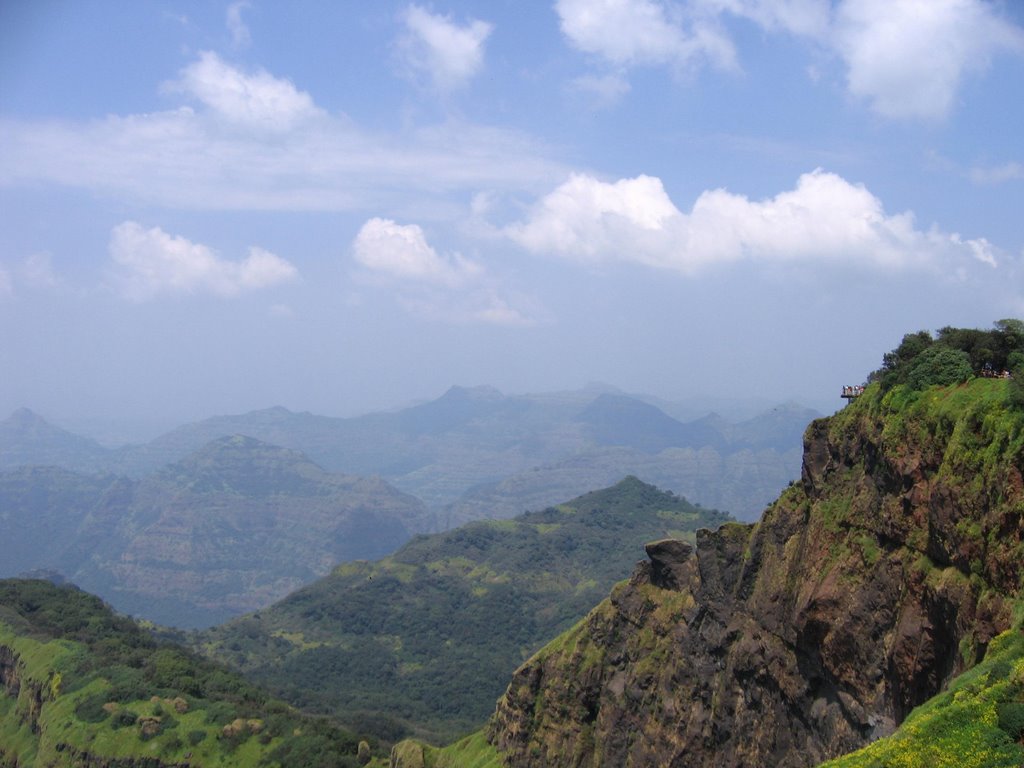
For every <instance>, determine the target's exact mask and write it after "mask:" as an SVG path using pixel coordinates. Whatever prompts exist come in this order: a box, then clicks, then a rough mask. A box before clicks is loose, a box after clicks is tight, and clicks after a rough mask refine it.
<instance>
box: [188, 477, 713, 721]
mask: <svg viewBox="0 0 1024 768" xmlns="http://www.w3.org/2000/svg"><path fill="white" fill-rule="evenodd" d="M727 519H728V517H727V516H726V515H724V514H722V513H719V512H716V511H713V510H706V509H702V508H700V507H696V506H693V505H691V504H689V503H688V502H687V501H686V500H684V499H681V498H679V497H677V496H674V495H673V494H671V493H665V492H662V491H660V490H658V489H657V488H654V487H653V486H650V485H646V484H644V483H642V482H640V481H639V480H637V479H636V478H627V479H626V480H623V481H622V482H620V483H618V484H617V485H615V486H613V487H611V488H608V489H605V490H603V491H596V492H593V493H589V494H586V495H584V496H581V497H579V498H577V499H575V500H574V501H571V502H569V503H567V504H563V505H560V506H558V507H553V508H549V509H546V510H543V511H540V512H533V513H528V514H525V515H522V516H520V517H518V518H516V519H514V520H504V521H488V522H477V523H471V524H469V525H466V526H464V527H462V528H459V529H457V530H454V531H449V532H447V533H444V534H437V535H433V536H420V537H417V538H416V539H414V540H413V541H411V542H410V543H409V544H407V545H406V546H405V547H403V548H402V549H400V550H399V551H398V552H396V553H395V554H394V555H393V556H391V557H388V558H385V559H383V560H380V561H378V562H376V563H368V562H357V563H347V564H344V565H342V566H339V567H338V568H337V569H335V571H334V572H333V573H332V574H331V575H330V576H328V577H326V578H324V579H321V580H320V581H318V582H316V583H315V584H313V585H311V586H309V587H306V588H305V589H302V590H300V591H299V592H296V593H295V594H293V595H291V596H289V597H288V598H286V599H285V600H283V601H281V602H279V603H277V604H276V605H274V606H272V607H271V608H269V609H266V610H262V611H260V612H258V613H255V614H252V615H250V616H247V617H244V618H242V619H238V620H236V621H233V622H231V623H229V624H226V625H224V626H222V627H218V628H215V629H213V630H210V631H209V632H207V633H205V634H204V635H203V636H202V638H203V647H204V649H205V651H206V652H208V653H210V654H212V655H214V656H215V657H217V658H219V659H222V660H224V661H227V662H229V663H231V664H233V665H235V666H236V667H237V668H239V669H240V670H242V671H243V672H245V673H246V674H247V675H249V676H251V677H252V678H254V679H256V680H258V681H260V682H262V683H264V684H266V685H268V686H269V687H271V689H272V690H274V691H275V692H276V693H278V694H280V695H281V696H283V697H284V698H286V699H287V700H288V701H290V702H292V703H294V704H296V705H300V706H303V707H309V708H312V709H314V710H319V711H323V712H331V713H333V714H336V715H337V716H338V717H339V718H341V719H342V720H344V721H345V722H349V723H357V724H359V725H360V726H361V727H364V728H370V729H374V730H375V731H376V732H377V733H378V734H380V735H381V736H383V737H387V738H396V737H398V736H401V735H404V734H406V733H413V734H416V735H420V736H425V737H429V738H431V739H434V740H448V739H450V738H452V737H454V736H457V735H459V734H461V733H464V732H466V731H468V730H470V729H471V728H474V727H477V726H479V725H480V724H481V723H482V722H483V721H484V720H485V719H486V717H487V716H488V715H489V714H490V712H491V711H493V708H494V702H495V699H496V698H497V697H498V695H499V694H500V693H501V691H502V689H503V688H504V686H505V684H506V682H507V680H508V676H509V675H510V674H511V672H512V670H514V669H515V667H516V666H518V665H519V664H520V663H521V662H522V661H523V660H525V659H526V658H528V657H529V656H530V655H531V654H532V653H533V652H534V651H535V650H536V649H537V648H538V647H540V645H541V644H542V643H543V642H544V641H546V640H548V639H549V638H551V637H554V636H555V635H556V634H558V632H560V631H562V630H564V629H566V628H567V627H569V626H571V625H572V624H573V623H574V622H576V621H577V620H578V619H579V618H580V617H581V616H583V615H584V614H585V613H586V612H587V611H588V610H589V609H590V607H591V606H593V605H594V604H595V603H596V602H597V601H598V600H600V599H601V597H602V596H603V595H605V594H606V593H607V592H608V589H609V588H610V587H611V585H612V584H614V583H615V582H616V581H618V580H620V579H622V578H624V577H625V576H627V575H628V573H629V571H630V569H631V568H632V566H633V563H634V561H635V559H636V557H637V554H636V553H637V552H639V551H641V550H640V547H641V546H642V544H643V543H644V542H645V541H649V540H651V539H657V538H663V537H666V536H679V537H683V538H687V539H690V540H691V541H692V540H693V537H694V531H695V530H696V529H698V528H702V527H717V526H718V525H720V524H721V523H722V522H724V521H726V520H727Z"/></svg>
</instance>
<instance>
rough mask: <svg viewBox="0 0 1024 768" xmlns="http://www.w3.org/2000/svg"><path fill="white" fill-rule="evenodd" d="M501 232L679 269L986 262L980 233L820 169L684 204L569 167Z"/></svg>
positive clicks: (561, 250)
mask: <svg viewBox="0 0 1024 768" xmlns="http://www.w3.org/2000/svg"><path fill="white" fill-rule="evenodd" d="M505 232H506V234H507V235H508V236H509V237H511V238H512V239H513V240H515V241H516V242H518V243H520V244H521V245H522V246H524V247H525V248H527V249H529V250H531V251H534V252H538V253H548V254H552V255H557V256H562V257H566V258H571V259H576V260H579V261H583V262H589V263H601V262H613V261H621V262H636V263H640V264H644V265H647V266H651V267H656V268H662V269H670V270H675V271H678V272H682V273H687V274H692V273H695V272H697V271H699V270H701V269H703V268H707V267H710V266H712V265H715V264H724V263H731V262H739V261H748V262H755V263H756V262H762V263H766V262H774V263H779V262H796V261H803V262H815V263H824V262H835V263H852V264H859V265H865V266H871V267H876V268H884V269H892V268H903V267H909V266H915V265H917V266H924V265H927V264H931V263H944V262H945V261H946V260H948V259H954V260H963V259H964V257H968V258H973V259H975V260H977V261H980V262H984V263H986V264H989V265H991V266H995V264H996V261H995V256H994V254H993V249H992V247H991V245H990V244H989V243H988V242H987V241H985V240H983V239H978V240H970V239H966V240H965V239H963V238H961V237H960V235H958V234H955V233H953V234H947V233H943V232H941V231H940V230H938V229H935V228H933V229H931V230H929V231H921V230H919V229H918V228H917V227H916V225H915V222H914V216H913V214H911V213H899V214H888V213H886V211H885V210H884V207H883V205H882V202H881V201H880V200H879V199H878V198H877V197H875V196H874V195H873V194H871V192H869V191H868V190H867V189H866V188H865V187H864V186H862V185H859V184H851V183H850V182H848V181H846V180H845V179H843V178H842V177H840V176H838V175H836V174H833V173H827V172H825V171H822V170H820V169H819V170H815V171H813V172H811V173H807V174H804V175H803V176H801V177H800V179H799V180H798V182H797V185H796V187H795V188H794V189H792V190H788V191H785V192H781V193H779V194H778V195H776V196H775V197H772V198H768V199H765V200H761V201H751V200H749V199H748V198H746V197H745V196H743V195H737V194H733V193H731V192H728V191H726V190H724V189H717V190H710V191H707V192H704V193H703V194H701V195H700V197H699V198H698V199H697V201H696V202H695V203H694V205H693V208H692V209H691V211H690V212H689V213H684V212H682V211H680V210H679V209H678V208H677V207H676V206H675V204H674V203H673V202H672V201H671V200H670V199H669V197H668V195H667V194H666V192H665V189H664V187H663V185H662V183H661V181H660V180H659V179H657V178H652V177H649V176H639V177H637V178H635V179H623V180H620V181H617V182H614V183H608V182H603V181H600V180H598V179H595V178H593V177H591V176H586V175H574V176H572V177H571V178H570V179H569V180H568V181H566V182H565V183H564V184H562V185H561V186H560V187H558V188H557V189H555V190H554V191H553V192H551V193H550V194H548V195H547V196H545V197H544V198H543V199H542V200H540V201H539V202H538V203H537V205H536V206H535V207H534V209H533V210H532V212H531V214H530V216H529V218H528V219H527V220H526V221H524V222H520V223H518V224H515V225H512V226H510V227H508V228H506V230H505Z"/></svg>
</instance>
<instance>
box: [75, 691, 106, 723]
mask: <svg viewBox="0 0 1024 768" xmlns="http://www.w3.org/2000/svg"><path fill="white" fill-rule="evenodd" d="M106 703H107V694H106V693H105V692H104V693H93V694H91V695H89V696H86V697H85V698H84V699H82V700H81V701H80V702H78V706H77V707H75V717H77V718H78V719H79V720H81V721H83V722H86V723H101V722H103V721H104V720H106V719H107V718H108V717H110V713H109V712H108V711H107V710H105V709H104V708H103V705H104V704H106Z"/></svg>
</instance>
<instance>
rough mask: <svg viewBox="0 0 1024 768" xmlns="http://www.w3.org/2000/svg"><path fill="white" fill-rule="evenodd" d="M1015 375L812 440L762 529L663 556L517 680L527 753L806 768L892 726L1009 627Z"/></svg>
mask: <svg viewBox="0 0 1024 768" xmlns="http://www.w3.org/2000/svg"><path fill="white" fill-rule="evenodd" d="M1005 396H1006V393H1005V384H1004V383H1003V382H994V381H976V382H972V383H971V384H969V385H965V386H962V387H958V388H950V389H946V390H926V391H925V392H922V393H916V394H910V393H907V392H905V391H903V390H902V388H897V390H894V391H893V392H891V393H889V395H887V396H886V397H885V398H882V397H881V396H880V395H879V394H878V392H877V391H875V390H873V389H872V390H869V391H868V393H867V394H866V395H864V396H863V397H862V398H860V400H858V401H857V402H855V403H854V404H852V405H851V406H850V407H848V408H847V409H846V410H845V411H843V412H841V413H840V414H837V415H836V416H834V417H832V418H830V419H822V420H819V421H816V422H813V423H812V424H811V426H810V427H809V428H808V430H807V432H806V435H805V439H804V443H805V444H804V459H803V470H802V477H801V480H800V482H799V483H798V484H795V485H794V486H792V487H791V488H789V489H788V490H787V491H786V492H784V493H783V495H782V496H781V497H780V498H779V500H778V501H777V502H775V503H774V504H773V505H772V506H771V507H770V508H769V509H768V510H767V511H766V513H765V515H764V517H763V518H762V521H761V522H760V523H758V524H757V525H756V526H741V525H726V526H725V527H723V528H721V529H719V530H718V531H716V532H709V531H704V532H701V533H700V534H699V535H698V538H697V546H696V549H695V551H693V550H691V549H690V548H689V547H688V546H686V545H683V544H682V543H672V542H658V543H656V544H653V545H649V546H648V555H649V559H648V560H647V561H645V562H642V563H640V564H639V565H638V567H637V569H636V571H635V573H634V575H633V577H632V578H631V579H630V580H629V582H628V583H624V584H621V585H619V586H618V587H617V588H616V589H615V590H614V591H613V593H612V595H611V597H610V598H609V599H608V600H606V601H604V602H603V603H602V604H601V605H599V606H598V607H597V608H596V609H595V610H594V611H593V612H592V613H591V614H590V615H589V616H588V617H587V618H586V619H585V620H584V621H583V622H582V623H581V624H580V625H578V626H577V627H576V628H575V629H574V630H572V631H571V632H569V633H568V634H566V635H564V636H562V637H561V638H559V639H558V640H557V641H555V642H554V643H552V644H551V645H550V646H548V647H547V648H545V649H544V650H542V651H541V652H540V653H539V654H538V655H537V656H535V657H534V658H533V659H532V660H531V661H529V662H527V663H526V664H525V665H524V666H523V667H521V668H520V669H519V670H518V671H517V672H516V674H515V676H514V678H513V680H512V682H511V684H510V686H509V688H508V690H507V692H506V694H505V696H504V697H503V698H502V699H501V701H500V702H499V704H498V708H497V711H496V713H495V716H494V718H493V720H492V722H491V724H490V726H489V730H488V739H489V741H490V742H491V744H493V745H494V747H496V748H497V749H498V751H499V752H501V753H502V754H503V755H504V756H505V759H506V761H507V763H508V764H509V765H512V766H548V765H559V766H576V765H588V766H591V765H609V766H611V765H621V766H627V765H638V766H639V765H665V766H675V765H679V766H683V765H685V766H731V765H735V766H740V765H774V766H780V767H781V766H807V765H815V764H817V763H819V762H821V761H822V760H825V759H827V758H829V757H833V756H836V755H839V754H843V753H846V752H849V751H851V750H853V749H856V748H858V747H860V746H862V745H864V744H865V743H867V742H869V741H871V740H873V739H875V738H878V737H880V736H884V735H887V734H889V733H891V732H892V731H893V730H894V728H895V727H896V725H898V724H899V723H900V722H901V721H902V720H903V718H904V717H905V716H906V715H907V714H908V713H909V712H910V710H911V709H912V708H913V707H914V706H916V705H918V704H920V703H922V702H923V701H925V700H926V699H928V698H929V697H931V696H933V695H934V694H936V693H937V692H939V691H940V690H941V689H942V688H943V686H944V685H945V684H947V683H948V681H949V680H950V678H951V677H953V676H954V675H955V674H957V673H959V672H960V671H962V670H963V669H965V668H966V667H969V666H971V665H973V664H974V663H976V661H977V660H979V659H980V658H981V656H982V655H983V653H984V650H985V648H986V647H987V644H988V642H989V641H990V640H991V639H992V638H993V637H994V636H995V635H996V634H998V633H999V632H1001V631H1003V630H1005V629H1007V628H1008V627H1009V626H1010V625H1011V622H1012V616H1011V604H1012V601H1013V600H1014V599H1015V598H1016V597H1017V595H1018V592H1019V589H1020V580H1021V575H1022V565H1024V548H1022V545H1021V540H1022V512H1024V482H1022V474H1021V467H1022V458H1021V457H1022V455H1024V447H1022V445H1024V415H1022V414H1021V413H1019V412H1013V411H1010V410H1008V409H1007V408H1006V405H1005Z"/></svg>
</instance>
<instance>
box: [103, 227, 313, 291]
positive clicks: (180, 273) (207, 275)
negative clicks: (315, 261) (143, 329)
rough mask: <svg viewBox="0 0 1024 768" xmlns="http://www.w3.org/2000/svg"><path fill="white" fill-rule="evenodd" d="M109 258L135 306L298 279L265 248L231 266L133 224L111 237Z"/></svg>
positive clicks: (288, 265) (180, 239) (194, 247)
mask: <svg viewBox="0 0 1024 768" xmlns="http://www.w3.org/2000/svg"><path fill="white" fill-rule="evenodd" d="M110 257H111V259H112V260H113V262H114V264H115V265H116V268H117V273H116V282H117V284H118V286H119V287H120V289H121V291H122V293H123V295H124V296H125V297H126V298H128V299H131V300H133V301H144V300H146V299H150V298H153V297H155V296H157V295H159V294H165V293H167V294H174V293H184V294H193V293H208V294H213V295H215V296H222V297H230V296H236V295H238V294H240V293H244V292H247V291H253V290H258V289H261V288H267V287H270V286H272V285H277V284H279V283H283V282H287V281H289V280H293V279H295V278H296V277H297V276H298V271H297V270H296V269H295V267H294V266H293V265H292V264H291V263H289V262H288V261H286V260H284V259H282V258H280V257H279V256H275V255H274V254H273V253H270V252H269V251H266V250H264V249H262V248H258V247H255V246H253V247H251V248H250V249H249V255H248V256H247V257H246V258H245V259H243V260H242V261H228V260H225V259H223V258H221V257H220V256H218V255H217V254H216V253H215V252H214V251H213V250H211V249H210V248H208V247H207V246H205V245H202V244H200V243H193V242H191V241H190V240H187V239H185V238H184V237H176V236H174V235H169V234H167V233H166V232H164V231H163V230H162V229H160V228H159V227H152V228H150V229H146V228H144V227H143V226H142V225H141V224H138V223H136V222H134V221H126V222H123V223H122V224H119V225H117V226H116V227H114V229H113V230H112V231H111V233H110Z"/></svg>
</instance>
